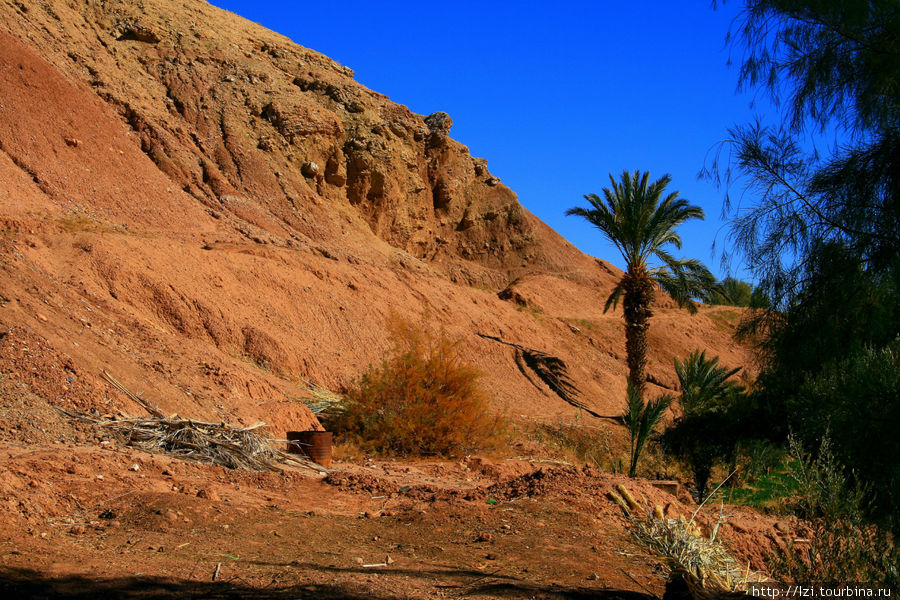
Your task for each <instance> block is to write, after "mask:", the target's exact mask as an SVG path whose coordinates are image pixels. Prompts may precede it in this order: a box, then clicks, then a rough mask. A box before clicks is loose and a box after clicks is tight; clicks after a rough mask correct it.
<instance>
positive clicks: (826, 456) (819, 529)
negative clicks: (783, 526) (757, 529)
mask: <svg viewBox="0 0 900 600" xmlns="http://www.w3.org/2000/svg"><path fill="white" fill-rule="evenodd" d="M790 445H791V454H792V455H793V456H792V458H793V460H791V462H790V465H791V474H792V476H793V477H794V479H795V480H796V481H797V483H798V484H799V489H798V495H797V498H796V506H795V510H796V512H797V515H798V516H800V517H801V518H802V519H804V520H805V521H806V524H807V526H808V527H809V529H810V535H809V540H808V542H805V543H803V544H802V545H801V544H788V545H787V547H786V548H784V549H779V550H778V551H776V553H775V555H774V556H772V557H771V558H770V560H769V563H770V566H771V569H772V574H773V575H775V577H777V578H779V579H780V580H781V581H803V582H810V581H817V582H826V583H849V582H866V583H880V584H885V585H889V586H892V587H896V586H897V585H898V584H900V570H898V569H900V552H898V550H897V548H896V546H895V544H894V541H893V539H892V537H891V535H890V534H889V533H888V532H887V531H886V530H885V529H883V528H879V527H877V526H876V525H874V524H872V523H869V522H867V521H866V520H865V514H866V513H867V508H868V507H867V504H868V503H869V502H870V501H871V497H870V495H869V493H868V490H867V489H866V488H865V487H864V486H863V485H861V484H859V483H858V482H856V483H854V482H851V481H850V479H849V478H848V477H847V476H846V474H845V468H844V466H843V465H841V464H840V463H839V462H838V460H837V459H836V458H835V455H834V453H833V452H832V444H831V441H830V439H829V438H828V436H825V437H824V438H823V439H822V442H821V445H820V447H819V450H818V455H817V456H815V457H814V456H812V455H810V454H808V453H806V452H805V451H804V450H803V447H802V446H801V444H800V442H798V441H797V440H796V439H795V438H793V437H792V438H791V440H790Z"/></svg>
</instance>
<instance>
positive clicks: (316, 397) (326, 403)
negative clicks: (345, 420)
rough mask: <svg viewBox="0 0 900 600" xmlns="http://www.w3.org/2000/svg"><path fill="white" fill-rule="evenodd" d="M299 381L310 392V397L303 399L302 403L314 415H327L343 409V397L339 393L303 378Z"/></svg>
mask: <svg viewBox="0 0 900 600" xmlns="http://www.w3.org/2000/svg"><path fill="white" fill-rule="evenodd" d="M300 381H302V382H303V386H302V387H303V388H304V389H305V390H306V391H308V392H309V393H310V394H312V398H309V399H305V400H304V401H303V403H304V404H306V407H307V408H309V410H310V411H312V413H313V414H314V415H317V416H318V415H322V416H325V417H327V416H333V415H335V414H338V413H340V412H341V411H342V410H344V397H343V396H341V395H340V394H337V393H335V392H332V391H331V390H329V389H327V388H323V387H322V386H320V385H317V384H315V383H313V382H311V381H306V380H305V379H301V380H300Z"/></svg>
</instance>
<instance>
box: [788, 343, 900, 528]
mask: <svg viewBox="0 0 900 600" xmlns="http://www.w3.org/2000/svg"><path fill="white" fill-rule="evenodd" d="M898 398H900V342H897V341H895V342H894V343H893V344H891V345H889V346H885V347H882V348H878V349H870V348H866V349H862V350H860V351H857V352H854V353H853V354H851V355H850V356H849V357H847V358H845V359H843V360H839V361H834V362H831V363H827V364H826V365H825V366H824V367H823V368H822V369H821V371H819V372H818V373H817V374H815V375H813V376H810V377H807V379H806V380H805V381H804V382H803V385H802V386H801V387H800V390H799V391H798V392H797V394H796V396H794V397H793V398H791V399H790V400H789V402H788V409H789V411H790V413H791V414H792V415H793V421H794V427H795V428H796V432H797V435H798V437H800V438H801V439H802V440H804V441H805V442H806V443H807V444H809V443H811V442H813V441H814V440H818V439H821V437H822V435H823V432H825V431H829V432H830V437H831V440H832V442H833V446H832V451H833V452H834V454H835V455H836V457H837V459H838V461H840V462H841V463H842V464H845V465H852V466H853V469H854V472H855V474H856V476H857V477H858V478H859V479H860V480H862V481H865V482H867V483H868V485H869V486H870V487H871V492H872V493H873V495H874V502H873V503H872V505H871V509H872V510H873V516H875V517H876V518H883V517H885V516H887V515H895V514H897V512H898V511H900V462H898V460H897V443H896V441H895V440H896V435H897V428H898V426H900V402H898Z"/></svg>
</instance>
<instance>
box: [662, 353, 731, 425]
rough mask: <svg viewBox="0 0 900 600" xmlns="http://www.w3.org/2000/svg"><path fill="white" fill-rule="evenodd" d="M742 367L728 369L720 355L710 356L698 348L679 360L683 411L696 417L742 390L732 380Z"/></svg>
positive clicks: (677, 364) (676, 366) (677, 371)
mask: <svg viewBox="0 0 900 600" xmlns="http://www.w3.org/2000/svg"><path fill="white" fill-rule="evenodd" d="M740 370H741V367H737V368H734V369H731V370H729V369H726V368H725V367H720V366H719V357H718V356H714V357H712V358H706V350H704V351H702V352H701V351H700V350H694V351H693V352H691V354H690V355H689V356H688V357H687V358H685V359H684V360H683V361H681V360H678V359H677V358H676V359H675V375H677V376H678V383H679V384H680V386H681V410H682V412H683V413H684V415H685V416H686V417H687V416H694V415H697V414H700V413H702V412H704V411H708V410H715V408H716V405H717V404H721V403H722V402H724V401H727V399H728V398H729V395H730V394H732V393H733V392H737V391H739V390H740V386H739V385H738V384H736V383H735V382H733V381H730V378H731V376H732V375H736V374H737V373H738V372H739V371H740Z"/></svg>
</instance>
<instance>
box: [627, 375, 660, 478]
mask: <svg viewBox="0 0 900 600" xmlns="http://www.w3.org/2000/svg"><path fill="white" fill-rule="evenodd" d="M671 404H672V397H671V396H660V397H659V398H657V399H655V400H650V401H649V402H647V403H646V404H644V401H643V399H642V398H641V393H640V391H638V388H637V386H635V385H632V384H631V383H629V384H628V410H626V411H625V414H624V415H623V418H624V420H625V427H627V428H628V432H629V433H630V434H631V444H630V447H629V448H630V460H631V462H630V466H629V467H628V476H629V477H634V476H635V473H636V472H637V464H638V459H640V457H641V452H642V451H643V449H644V446H645V445H646V443H647V440H648V439H650V434H652V433H653V430H654V429H656V426H657V425H658V424H659V422H660V421H661V420H662V417H663V414H665V412H666V409H668V408H669V406H670V405H671Z"/></svg>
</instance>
